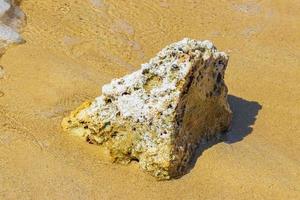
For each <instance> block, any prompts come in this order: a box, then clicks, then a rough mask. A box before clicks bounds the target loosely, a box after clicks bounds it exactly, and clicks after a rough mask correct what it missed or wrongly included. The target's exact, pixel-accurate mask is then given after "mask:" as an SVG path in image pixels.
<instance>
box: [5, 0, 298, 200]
mask: <svg viewBox="0 0 300 200" xmlns="http://www.w3.org/2000/svg"><path fill="white" fill-rule="evenodd" d="M21 7H22V9H23V11H24V12H25V13H26V15H27V26H26V27H25V30H24V33H23V37H24V38H25V39H26V41H27V43H26V44H23V45H20V46H17V47H13V48H10V49H9V50H8V51H7V52H6V54H5V55H4V56H3V57H2V58H1V60H0V64H1V65H2V66H3V69H4V72H5V74H4V76H3V75H1V77H2V78H1V79H0V199H300V181H299V180H300V159H299V153H300V145H299V144H300V137H299V134H300V128H299V127H300V106H299V103H300V80H299V79H300V68H299V67H300V59H299V57H300V51H299V50H300V37H299V35H300V28H299V27H300V20H299V18H300V13H299V9H300V2H299V1H298V0H286V1H282V0H263V1H262V0H257V1H250V0H246V1H219V0H218V1H217V0H211V1H200V0H199V1H197V0H194V1H192V0H186V1H181V0H178V1H175V0H174V1H154V0H153V1H152V0H151V1H148V0H142V1H141V0H132V1H129V0H128V1H112V0H111V1H99V0H87V1H83V0H77V1H76V0H60V1H58V0H26V1H24V2H23V3H22V4H21ZM184 37H190V38H196V39H209V40H212V41H213V42H214V44H215V45H216V46H217V47H218V48H219V49H222V50H227V53H229V54H230V56H231V57H230V62H229V66H228V70H227V74H226V77H225V80H226V83H227V85H228V87H229V93H230V94H231V96H230V97H229V101H230V104H231V107H232V110H233V112H234V119H233V124H232V129H231V131H230V132H229V136H228V140H227V142H220V143H218V144H212V145H209V146H208V147H207V148H205V149H202V150H199V151H198V157H197V160H196V161H195V163H194V167H193V168H192V169H191V171H190V173H188V174H187V175H185V176H183V177H182V178H180V179H176V180H172V181H163V182H157V181H156V180H155V179H154V178H152V177H150V176H148V175H147V174H144V173H143V172H142V171H141V170H138V166H137V164H136V163H133V164H131V165H129V166H121V165H115V164H111V163H110V162H109V160H108V156H107V155H106V152H105V151H104V150H103V149H100V148H99V147H98V146H95V145H89V144H87V143H85V142H82V141H81V140H79V139H77V138H74V137H70V136H69V135H67V134H65V133H62V131H61V128H60V122H61V120H62V118H63V116H66V115H67V114H68V113H69V112H70V111H71V110H73V109H74V108H76V107H77V106H78V105H80V104H81V102H83V101H84V100H87V99H93V98H94V97H96V96H99V94H100V87H101V86H102V85H103V84H104V83H107V82H109V81H110V80H111V79H112V78H114V77H120V76H122V75H125V74H127V73H129V72H132V71H134V70H136V69H138V68H139V65H140V64H141V63H144V62H147V61H148V59H149V58H151V57H153V56H154V54H155V53H156V52H158V51H159V50H160V49H161V48H162V47H164V46H166V45H167V44H169V43H171V42H174V41H178V40H180V39H182V38H184ZM1 73H2V74H3V70H2V72H1Z"/></svg>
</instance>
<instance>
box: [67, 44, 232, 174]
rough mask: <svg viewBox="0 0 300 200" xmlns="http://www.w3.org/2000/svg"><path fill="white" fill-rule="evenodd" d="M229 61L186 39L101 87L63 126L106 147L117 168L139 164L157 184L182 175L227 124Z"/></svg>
mask: <svg viewBox="0 0 300 200" xmlns="http://www.w3.org/2000/svg"><path fill="white" fill-rule="evenodd" d="M227 62H228V56H227V55H226V54H225V53H223V52H218V51H217V49H216V48H215V47H214V45H213V44H212V43H211V42H209V41H197V40H192V39H188V38H185V39H183V40H182V41H179V42H177V43H173V44H171V45H169V46H167V47H166V48H164V49H163V50H162V51H161V52H159V53H158V54H157V55H156V56H155V57H154V58H152V59H151V60H150V61H149V63H146V64H142V66H141V69H140V70H138V71H136V72H134V73H132V74H129V75H126V76H124V77H122V78H119V79H113V80H112V81H111V83H109V84H107V85H104V86H103V88H102V95H101V96H99V97H97V98H96V99H95V100H94V101H93V102H85V103H84V104H82V105H81V106H80V107H79V108H77V109H76V110H75V111H73V112H72V113H71V115H70V116H69V117H66V118H65V119H64V120H63V122H62V127H63V129H64V130H65V131H68V132H69V133H71V134H73V135H77V136H80V137H83V138H85V139H86V140H87V141H89V142H91V143H96V144H103V145H106V147H107V148H108V149H109V151H110V155H111V157H112V158H113V160H114V161H115V162H118V163H129V162H130V161H131V160H138V161H139V164H140V166H141V168H142V169H143V170H145V171H147V172H149V173H150V174H152V175H153V176H155V177H157V178H158V179H169V178H173V177H177V176H180V175H182V174H184V173H185V171H186V169H187V167H188V165H189V162H190V161H191V158H192V156H193V153H194V151H195V149H196V147H197V145H198V144H199V142H200V141H201V140H203V139H207V138H210V137H214V136H216V135H217V134H218V133H221V132H224V131H226V130H227V129H228V127H229V125H230V121H231V117H232V114H231V110H230V108H229V105H228V102H227V87H226V85H225V83H224V72H225V69H226V66H227Z"/></svg>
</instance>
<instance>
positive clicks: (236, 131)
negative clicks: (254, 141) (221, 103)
mask: <svg viewBox="0 0 300 200" xmlns="http://www.w3.org/2000/svg"><path fill="white" fill-rule="evenodd" d="M228 102H229V105H230V108H231V110H232V113H233V118H232V122H231V127H230V129H229V130H228V131H227V132H225V133H222V134H220V136H219V137H217V138H214V139H210V140H208V141H205V142H204V143H203V142H202V143H201V144H200V145H199V147H198V148H197V150H196V152H195V154H194V157H193V159H192V160H191V162H190V165H189V167H188V169H187V171H186V173H185V174H187V173H189V172H190V171H191V170H192V169H193V168H194V166H195V164H196V162H197V160H198V158H199V157H200V156H201V155H202V153H203V152H204V151H205V150H206V149H208V148H210V147H212V146H214V145H216V144H218V143H220V142H225V143H227V144H233V143H236V142H240V141H242V140H243V139H244V138H245V137H246V136H247V135H249V134H251V132H252V130H253V128H252V126H253V125H254V123H255V121H256V118H257V115H258V112H259V110H261V109H262V106H261V105H260V104H259V103H258V102H256V101H247V100H245V99H242V98H240V97H236V96H233V95H228ZM183 175H184V174H183Z"/></svg>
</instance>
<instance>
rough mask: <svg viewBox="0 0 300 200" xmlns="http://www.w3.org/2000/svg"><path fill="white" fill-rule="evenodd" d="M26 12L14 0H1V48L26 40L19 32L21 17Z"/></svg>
mask: <svg viewBox="0 0 300 200" xmlns="http://www.w3.org/2000/svg"><path fill="white" fill-rule="evenodd" d="M23 15H24V14H23V13H22V11H21V10H20V9H19V8H18V7H16V6H15V5H14V1H11V0H0V43H1V48H5V47H6V46H7V45H9V44H18V43H22V42H23V41H24V40H23V38H22V37H21V35H20V34H19V32H18V28H20V26H19V24H20V23H21V22H20V18H22V16H23Z"/></svg>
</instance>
